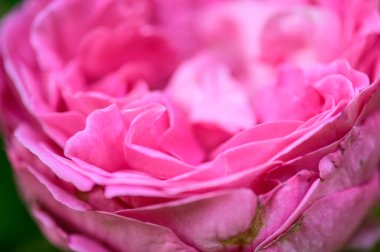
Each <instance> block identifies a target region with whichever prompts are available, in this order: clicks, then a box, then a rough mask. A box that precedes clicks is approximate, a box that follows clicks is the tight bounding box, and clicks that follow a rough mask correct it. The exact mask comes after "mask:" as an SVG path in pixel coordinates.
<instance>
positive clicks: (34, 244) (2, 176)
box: [0, 0, 58, 252]
mask: <svg viewBox="0 0 380 252" xmlns="http://www.w3.org/2000/svg"><path fill="white" fill-rule="evenodd" d="M17 2H18V1H17V0H0V16H3V15H4V14H5V13H6V12H7V11H8V10H9V9H10V8H12V6H13V5H15V4H16V3H17ZM0 251H4V252H54V251H58V250H56V249H54V248H53V247H52V246H51V245H50V244H49V243H48V242H47V241H46V240H45V239H44V238H43V236H42V235H41V233H40V231H39V230H38V228H37V226H36V224H35V223H34V222H33V220H32V219H31V218H30V217H29V214H28V212H27V210H26V208H25V207H24V205H23V203H22V202H21V200H20V199H19V197H18V194H17V191H16V186H15V184H14V182H13V177H12V171H11V168H10V166H9V163H8V161H7V158H6V155H5V153H4V145H3V142H2V141H1V138H0Z"/></svg>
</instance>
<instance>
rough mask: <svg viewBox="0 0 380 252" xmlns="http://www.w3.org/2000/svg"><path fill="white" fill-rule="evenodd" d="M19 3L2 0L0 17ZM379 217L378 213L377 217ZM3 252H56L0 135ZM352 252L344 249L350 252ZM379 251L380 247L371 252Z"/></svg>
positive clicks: (0, 243)
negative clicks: (27, 203) (25, 199)
mask: <svg viewBox="0 0 380 252" xmlns="http://www.w3.org/2000/svg"><path fill="white" fill-rule="evenodd" d="M19 1H20V0H0V17H1V16H3V15H4V14H5V13H7V12H8V11H9V10H10V9H11V8H12V7H13V6H14V5H16V4H17V2H19ZM376 215H377V216H380V210H379V213H377V214H376ZM0 251H8V252H14V251H16V252H57V251H58V250H57V249H55V248H53V247H52V246H51V245H50V244H49V243H48V242H47V241H46V240H45V238H44V237H43V236H42V234H41V233H40V231H39V230H38V228H37V226H36V224H35V223H34V221H33V220H32V219H31V218H30V216H29V214H28V212H27V210H26V208H25V207H24V205H23V203H22V201H21V200H20V198H19V196H18V194H17V190H16V186H15V184H14V182H13V176H12V170H11V168H10V166H9V163H8V161H7V157H6V154H5V152H4V145H3V142H2V139H1V136H0ZM348 251H350V252H351V250H344V252H348ZM376 251H380V244H379V246H377V247H376V248H374V249H373V250H372V252H376Z"/></svg>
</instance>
